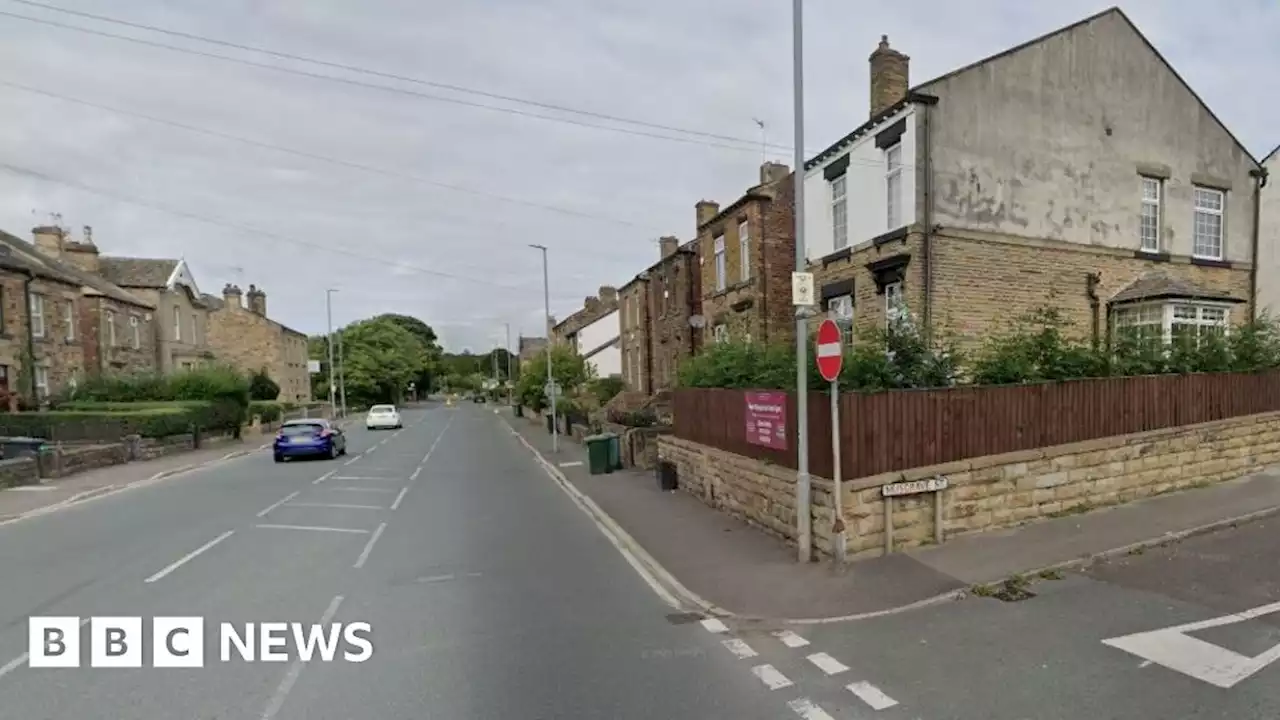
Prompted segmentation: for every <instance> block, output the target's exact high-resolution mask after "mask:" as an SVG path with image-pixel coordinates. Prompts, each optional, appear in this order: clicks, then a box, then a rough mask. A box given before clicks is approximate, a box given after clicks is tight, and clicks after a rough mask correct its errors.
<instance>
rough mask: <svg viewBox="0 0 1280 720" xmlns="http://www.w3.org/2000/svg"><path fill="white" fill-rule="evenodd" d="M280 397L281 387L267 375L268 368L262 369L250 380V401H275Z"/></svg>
mask: <svg viewBox="0 0 1280 720" xmlns="http://www.w3.org/2000/svg"><path fill="white" fill-rule="evenodd" d="M278 397H280V386H279V385H278V384H277V383H276V381H275V380H272V379H271V376H270V375H268V374H267V369H266V368H262V369H261V370H259V371H258V372H256V373H254V374H253V377H251V378H249V399H251V400H275V399H276V398H278Z"/></svg>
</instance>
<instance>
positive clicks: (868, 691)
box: [845, 682, 898, 710]
mask: <svg viewBox="0 0 1280 720" xmlns="http://www.w3.org/2000/svg"><path fill="white" fill-rule="evenodd" d="M845 689H846V690H848V691H849V692H851V693H853V694H854V695H857V696H858V699H859V700H861V701H862V702H864V703H866V704H868V705H870V706H871V709H872V710H886V709H888V708H891V707H893V706H894V705H897V704H898V701H897V700H894V699H893V698H891V697H889V696H888V695H885V694H884V692H882V691H881V690H880V688H878V687H876V686H875V685H872V684H871V683H869V682H856V683H849V684H848V685H845Z"/></svg>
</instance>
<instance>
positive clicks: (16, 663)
mask: <svg viewBox="0 0 1280 720" xmlns="http://www.w3.org/2000/svg"><path fill="white" fill-rule="evenodd" d="M92 619H93V618H80V627H84V626H85V625H88V624H89V621H90V620H92ZM28 657H30V655H29V654H28V653H22V654H21V655H19V656H18V657H16V658H14V659H12V660H10V661H9V662H7V663H5V664H4V665H0V678H3V677H4V676H5V675H8V674H9V673H11V672H13V671H14V670H17V669H18V668H20V667H22V664H23V663H25V662H26V661H27V658H28Z"/></svg>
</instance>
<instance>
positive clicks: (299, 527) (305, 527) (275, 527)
mask: <svg viewBox="0 0 1280 720" xmlns="http://www.w3.org/2000/svg"><path fill="white" fill-rule="evenodd" d="M254 527H260V528H263V529H265V530H314V531H316V532H340V533H355V534H357V535H368V534H369V531H368V530H357V529H356V528H336V527H321V526H319V525H255V526H254Z"/></svg>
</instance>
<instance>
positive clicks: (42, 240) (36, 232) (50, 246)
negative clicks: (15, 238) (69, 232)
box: [31, 225, 64, 260]
mask: <svg viewBox="0 0 1280 720" xmlns="http://www.w3.org/2000/svg"><path fill="white" fill-rule="evenodd" d="M31 234H32V235H33V236H34V237H35V246H36V250H37V251H38V252H39V253H40V254H41V255H44V256H46V257H51V258H53V259H55V260H57V259H59V258H61V257H62V244H63V242H64V239H63V232H62V228H60V227H58V226H56V225H41V226H39V227H35V228H32V229H31Z"/></svg>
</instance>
